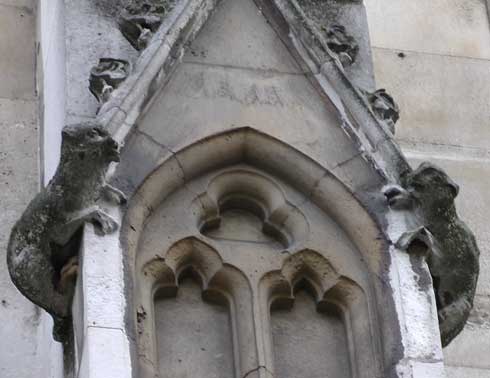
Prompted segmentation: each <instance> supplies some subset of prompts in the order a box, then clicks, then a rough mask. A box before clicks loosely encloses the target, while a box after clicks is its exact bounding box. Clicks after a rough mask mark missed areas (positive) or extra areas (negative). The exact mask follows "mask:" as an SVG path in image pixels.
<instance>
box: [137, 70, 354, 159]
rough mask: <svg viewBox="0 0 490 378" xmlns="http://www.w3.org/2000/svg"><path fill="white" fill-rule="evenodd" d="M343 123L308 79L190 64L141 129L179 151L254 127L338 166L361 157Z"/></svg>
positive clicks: (170, 86)
mask: <svg viewBox="0 0 490 378" xmlns="http://www.w3.org/2000/svg"><path fill="white" fill-rule="evenodd" d="M340 124H341V122H340V120H338V119H337V117H336V116H335V114H332V111H331V109H330V108H329V106H328V104H327V103H326V102H324V101H323V99H322V98H321V97H320V96H319V95H318V92H317V91H316V90H315V89H314V88H313V86H312V85H311V84H310V82H309V81H308V79H306V78H305V77H303V76H300V75H287V74H282V73H271V72H263V71H257V70H241V69H236V68H224V67H220V66H217V67H209V66H202V65H196V64H184V65H183V66H181V67H179V68H178V70H177V71H176V72H175V74H174V76H173V77H172V79H171V81H170V83H169V84H168V85H167V87H166V88H165V90H164V91H163V92H162V93H161V94H159V96H158V98H157V99H156V100H155V102H154V104H153V105H152V106H151V108H150V110H149V111H148V113H147V114H146V115H145V117H144V119H143V120H142V121H141V123H140V126H139V127H140V129H141V130H142V131H144V132H145V133H146V134H148V135H150V136H151V137H153V138H154V139H155V140H156V141H157V142H158V143H160V144H162V145H163V146H165V147H166V148H169V149H171V150H174V151H175V150H178V149H179V148H182V147H183V146H185V145H186V144H188V143H189V142H190V141H192V140H198V139H200V138H202V137H205V136H206V135H210V134H214V133H217V132H220V131H225V130H229V129H232V128H237V127H242V126H250V127H253V128H255V129H257V130H260V131H262V132H265V133H267V134H269V135H272V136H275V137H277V138H279V139H281V140H284V141H286V142H288V143H291V145H293V146H295V147H296V148H299V149H301V150H303V151H305V152H308V153H309V154H311V156H313V157H314V158H316V159H318V160H319V161H321V162H322V163H324V164H326V165H328V166H330V167H333V166H335V165H337V164H339V163H342V162H344V161H346V160H348V159H350V158H351V157H353V156H354V155H357V154H358V151H357V150H356V148H355V147H354V145H353V143H352V142H351V141H350V140H349V138H348V137H347V136H346V134H345V133H344V131H343V130H342V129H341V127H340Z"/></svg>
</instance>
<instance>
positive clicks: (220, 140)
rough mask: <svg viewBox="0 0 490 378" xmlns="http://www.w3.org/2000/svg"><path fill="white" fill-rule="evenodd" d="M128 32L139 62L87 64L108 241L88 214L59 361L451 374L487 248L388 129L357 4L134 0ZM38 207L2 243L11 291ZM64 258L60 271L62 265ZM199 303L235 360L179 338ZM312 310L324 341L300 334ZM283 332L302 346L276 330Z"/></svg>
mask: <svg viewBox="0 0 490 378" xmlns="http://www.w3.org/2000/svg"><path fill="white" fill-rule="evenodd" d="M116 24H117V25H118V28H119V29H120V32H121V33H122V35H123V36H124V37H125V38H126V39H127V40H128V41H129V43H130V45H131V46H132V48H134V50H135V51H137V54H139V55H138V57H137V58H136V59H135V61H131V62H130V61H129V60H127V59H122V58H121V57H120V56H114V57H111V56H103V57H100V60H99V63H98V65H97V66H96V67H94V68H93V69H92V70H91V72H90V91H91V92H92V94H93V95H94V96H95V98H97V100H98V101H99V104H100V108H99V110H98V113H97V115H96V116H95V120H94V123H95V124H97V125H98V126H97V127H96V128H95V129H96V131H97V133H99V136H95V137H97V138H98V137H100V135H101V132H102V131H101V130H103V132H106V131H108V132H109V134H110V136H112V138H110V140H109V141H108V142H107V143H109V144H110V145H111V146H113V145H114V141H115V142H117V143H118V144H119V145H120V146H121V147H120V157H119V156H118V157H117V159H119V160H120V162H119V163H118V164H112V165H111V168H110V169H109V170H108V172H107V175H106V179H107V183H110V186H107V185H105V184H106V182H105V181H104V180H99V181H100V182H102V183H100V182H99V181H98V183H99V184H100V185H99V186H98V188H97V189H98V191H97V193H95V194H93V193H91V194H90V198H91V200H92V199H93V198H97V200H96V201H99V198H100V206H101V208H103V209H104V212H103V214H104V218H103V219H104V220H105V221H108V222H109V221H110V222H111V223H110V224H111V227H110V228H111V229H110V232H106V235H101V233H100V231H99V230H98V227H97V226H98V225H100V223H101V219H99V218H100V214H101V213H100V212H97V213H94V212H89V214H90V216H88V217H86V218H83V220H88V221H92V222H93V223H94V224H95V227H94V226H93V225H92V224H90V223H87V224H86V226H85V229H84V232H83V235H81V234H80V233H76V235H78V236H79V237H80V240H79V241H80V243H79V244H77V246H78V245H79V252H78V250H77V252H78V253H79V255H80V256H81V259H80V260H81V261H80V262H79V268H78V280H77V283H76V288H75V294H74V299H73V310H72V313H73V319H72V320H73V325H74V342H73V345H72V346H73V348H74V354H73V355H74V358H73V366H71V367H68V370H72V372H73V374H74V376H78V377H82V378H88V377H90V378H94V377H99V376H100V377H104V378H107V377H109V378H110V377H114V378H122V377H128V378H129V377H138V378H150V377H152V378H154V377H158V376H160V377H161V378H163V377H164V376H178V375H179V374H188V376H194V375H195V374H197V375H195V376H196V377H197V376H202V375H203V374H208V375H209V376H213V374H215V376H220V375H219V374H221V376H223V377H225V376H226V378H228V377H230V376H233V377H236V378H241V377H249V378H253V377H257V378H258V377H261V378H271V377H272V376H274V372H275V371H276V372H281V374H287V372H288V371H293V370H291V369H290V368H294V366H292V367H291V366H289V365H288V363H289V362H288V361H290V360H296V359H297V361H310V360H309V359H308V358H309V357H308V356H313V355H319V356H321V352H322V351H323V350H328V351H329V352H328V353H330V354H332V353H335V352H336V351H342V352H341V353H342V354H343V355H342V358H340V359H336V360H335V361H333V360H332V356H330V357H329V356H326V358H325V361H316V360H315V361H314V362H313V363H305V369H311V371H310V370H303V372H307V373H304V374H306V376H307V375H308V374H310V375H312V376H313V375H315V374H316V375H318V374H319V372H321V371H323V370H322V369H328V368H329V367H328V363H330V362H331V363H332V364H333V365H331V366H335V369H334V370H335V373H334V374H335V377H337V376H338V377H355V378H364V377H365V378H371V377H404V378H405V377H416V378H422V377H431V378H438V377H444V366H443V357H442V348H441V340H442V344H443V345H447V344H448V343H449V342H450V341H451V340H452V339H453V338H454V337H455V336H456V335H457V334H458V333H459V332H460V331H461V329H462V327H463V326H464V324H465V322H466V319H467V317H468V314H469V311H470V309H471V306H472V301H473V296H474V292H475V286H476V279H477V276H478V248H477V246H476V243H475V240H474V237H473V235H472V233H471V231H470V230H468V228H467V227H466V225H465V224H464V223H463V222H462V221H461V220H460V219H459V218H458V216H457V214H456V210H455V207H454V199H455V197H456V195H457V193H458V189H457V186H456V184H454V183H453V182H452V181H451V180H450V178H449V177H448V176H447V175H446V174H445V173H444V172H443V171H442V170H440V169H439V168H437V167H435V166H433V165H430V164H428V163H424V164H422V165H421V166H420V167H419V168H418V169H417V170H412V168H411V167H410V166H409V164H408V163H407V161H406V159H405V158H404V156H403V154H402V153H401V151H400V149H399V147H398V145H397V144H396V142H395V141H394V136H393V133H394V132H395V128H394V127H395V123H396V121H397V119H398V117H399V109H398V107H397V105H396V103H395V102H394V100H393V99H392V98H391V97H390V96H389V95H388V94H387V93H386V91H384V90H382V89H381V90H375V87H374V80H373V78H372V63H371V56H370V54H371V53H370V46H369V36H368V32H367V23H366V16H365V12H364V6H363V4H362V2H359V1H354V0H353V1H335V0H325V1H314V0H255V1H252V0H223V1H212V0H187V1H185V0H180V1H178V0H154V1H150V0H132V1H128V2H127V3H126V5H125V7H124V8H123V10H122V11H121V13H120V14H119V16H118V19H117V23H116ZM100 38H103V36H101V37H100ZM87 79H88V78H87ZM99 127H100V128H101V129H100V130H99ZM85 129H86V130H88V131H87V132H88V133H89V134H87V135H88V138H92V136H90V133H91V132H94V130H95V129H93V130H92V131H90V129H91V128H90V127H88V128H87V127H86V128H85ZM70 130H71V129H70ZM80 130H81V129H80ZM84 135H85V134H84ZM104 135H105V134H104ZM64 137H65V136H64ZM105 137H106V138H109V136H105ZM66 138H68V137H66ZM65 142H66V144H67V145H68V143H69V141H68V140H67V141H65V140H64V141H63V143H65ZM87 143H89V142H87ZM113 150H114V149H113ZM112 152H113V153H114V151H112ZM73 154H75V153H73ZM77 154H78V155H76V157H77V159H78V160H80V159H81V160H83V159H84V157H83V156H82V157H81V155H80V153H79V152H77ZM73 156H75V155H73ZM63 158H64V159H63ZM117 159H116V157H115V156H114V160H117ZM67 161H68V162H70V161H71V160H70V157H69V156H68V157H65V156H62V162H67ZM65 165H66V164H65ZM96 173H97V172H96ZM57 175H58V176H60V175H61V176H63V175H64V173H62V172H61V171H60V170H59V171H58V173H57ZM94 175H95V174H94ZM55 177H56V176H55ZM70 177H76V174H74V173H73V172H72V173H71V174H70ZM61 181H63V180H61ZM72 186H73V187H76V185H72ZM101 187H102V188H101ZM49 190H51V189H50V187H49V186H48V188H47V189H46V191H45V192H43V193H42V196H45V197H47V198H50V192H49ZM102 192H103V193H104V194H105V195H106V196H105V197H107V198H111V199H112V201H109V200H104V199H103V196H101V195H99V194H101V193H102ZM65 194H66V195H72V194H71V193H65ZM45 197H43V198H45ZM80 197H83V194H80ZM105 197H104V198H105ZM70 198H72V197H70ZM73 198H77V195H76V193H75V194H73ZM114 199H116V200H117V201H114ZM36 201H37V202H39V201H42V199H38V200H35V201H34V202H36ZM34 202H33V203H34ZM75 202H76V201H75ZM76 203H77V204H81V205H80V206H81V207H82V209H78V210H86V209H83V205H84V201H82V200H80V201H78V202H76ZM34 208H35V205H32V206H31V207H30V208H29V209H28V210H27V211H26V213H25V214H24V216H23V218H22V219H21V220H20V221H19V222H18V226H16V228H15V229H14V232H13V236H12V237H11V240H12V241H11V244H10V246H9V256H14V257H15V258H11V260H10V261H11V264H10V266H11V267H12V268H11V274H12V276H13V278H14V281H15V277H16V275H17V278H18V277H20V278H21V279H20V280H19V279H18V280H17V281H18V282H23V281H22V280H24V279H25V277H26V275H25V273H28V272H27V271H24V270H26V268H25V267H26V264H23V263H22V261H20V260H21V258H20V257H18V256H22V255H23V254H22V253H21V252H22V251H21V252H19V251H20V250H22V248H21V247H22V246H23V245H24V244H23V243H27V244H29V243H31V244H32V240H30V239H29V240H28V238H25V237H24V234H23V232H22V225H23V224H27V225H30V224H33V223H32V222H34V223H35V221H36V216H38V215H36V212H35V211H33V210H32V209H34ZM97 210H99V208H97ZM83 214H86V212H85V213H83ZM94 214H95V215H94ZM31 218H32V219H31ZM57 219H58V218H57ZM19 230H20V231H19ZM41 231H43V230H41ZM44 231H45V232H44ZM44 231H43V232H44V233H41V234H42V235H44V236H43V238H47V239H43V240H48V241H52V240H51V239H52V235H50V231H49V230H48V231H46V230H44ZM75 231H76V230H75ZM75 231H74V232H75ZM15 233H16V234H15ZM14 234H15V235H14ZM26 240H27V241H26ZM31 244H29V247H32V245H31ZM67 244H68V243H67ZM43 245H44V244H43ZM19 246H21V247H19ZM70 246H71V244H70ZM77 248H78V247H77ZM34 249H35V248H34ZM31 250H32V248H31ZM53 253H54V252H53ZM75 254H76V253H75ZM72 255H73V254H72ZM70 257H73V256H70ZM69 263H71V264H73V262H72V259H70V261H69ZM57 264H58V266H57V267H50V268H49V269H51V270H50V272H51V271H54V272H55V273H53V275H54V276H55V277H53V278H58V279H59V277H58V276H59V275H61V278H62V279H63V277H64V276H63V274H64V272H66V270H67V268H66V267H67V265H66V264H68V263H67V262H66V261H57ZM63 264H65V265H63ZM75 265H76V263H75ZM60 268H61V271H60ZM68 268H70V269H69V270H70V271H72V272H73V269H72V266H69V267H68ZM28 269H36V268H35V267H34V268H32V266H29V267H28ZM28 269H27V270H28ZM18 286H19V288H20V289H21V291H22V290H23V289H25V288H23V287H20V286H22V284H19V285H18ZM28 286H29V285H28ZM31 286H32V285H31ZM51 286H52V285H51ZM179 290H180V291H182V292H186V293H189V298H192V300H191V299H189V300H188V301H187V302H186V300H185V298H184V299H183V298H181V297H179V295H178V293H179ZM193 290H194V291H193ZM196 290H197V291H196ZM199 291H201V292H202V295H201V296H202V299H203V300H202V301H201V300H200V295H197V294H199V293H198V292H199ZM27 294H28V296H29V297H30V298H31V299H32V300H33V301H34V302H36V300H35V299H36V298H35V297H36V294H35V293H31V292H29V293H27ZM195 294H196V295H195ZM48 297H49V296H48ZM309 300H311V301H312V306H316V310H317V312H318V314H317V315H312V314H314V313H315V312H314V311H313V312H311V311H310V312H308V311H306V310H304V308H303V307H304V306H306V304H307V303H309V302H308V301H309ZM301 303H304V304H305V305H304V306H303V305H302V304H301ZM193 306H194V307H193ZM203 306H204V307H203ZM206 306H208V307H206ZM43 307H45V309H47V310H49V306H48V305H46V306H43ZM305 308H306V307H305ZM162 311H163V312H162ZM165 311H167V312H165ZM193 311H196V313H202V314H203V317H202V319H208V323H206V324H202V325H199V327H201V326H202V330H203V332H204V333H203V334H202V336H200V337H202V338H203V340H205V342H206V343H207V344H206V347H205V348H204V347H202V348H204V349H206V348H208V347H209V353H211V351H213V352H215V353H216V355H220V356H226V357H220V358H226V359H227V360H226V361H225V362H223V363H222V364H221V365H222V366H223V369H225V370H226V372H225V370H220V369H221V365H220V364H216V361H214V362H210V361H208V360H206V359H205V355H204V357H203V355H202V354H200V353H201V352H205V350H203V349H201V348H197V346H196V345H198V342H185V340H194V341H195V337H196V335H195V334H194V335H193V334H192V332H191V331H192V329H191V328H192V327H190V326H186V323H185V321H186V319H187V320H188V321H190V322H191V323H192V324H197V323H196V322H198V320H199V319H197V318H196V319H194V318H192V313H193ZM163 313H171V314H179V313H185V316H182V317H179V316H174V317H172V319H171V320H168V323H165V321H164V319H165V317H164V316H160V315H159V314H163ZM288 314H289V315H288ZM291 314H294V315H291ZM308 314H309V315H308ZM54 315H56V316H58V315H59V314H54ZM291 316H292V317H291ZM301 316H307V317H311V327H312V328H311V329H313V328H314V327H317V326H318V327H319V328H318V329H319V330H320V331H319V332H320V333H319V332H313V333H312V335H310V336H308V335H307V334H305V333H301V332H299V333H291V334H289V333H288V332H296V331H297V330H298V329H300V330H301V329H302V328H303V327H298V326H297V324H295V323H294V321H297V319H299V318H301ZM162 319H163V320H162ZM226 319H227V320H226ZM294 319H296V320H294ZM308 319H310V318H306V321H308ZM65 320H66V319H65ZM69 320H71V319H69ZM303 320H304V319H303ZM179 322H181V323H179ZM182 322H183V323H182ZM217 323H219V326H218V325H216V327H215V326H214V324H217ZM209 324H213V325H209ZM308 324H310V323H308ZM321 324H323V325H324V326H320V325H321ZM165 327H167V328H165ZM325 327H326V328H325ZM180 329H182V335H180V336H179V332H177V331H176V330H180ZM200 329H201V328H200ZM325 329H328V330H327V331H328V332H330V333H328V332H327V331H325ZM165 330H167V331H165ZM187 331H189V332H191V333H186V332H187ZM324 331H325V332H327V333H322V332H324ZM166 332H167V333H166ZM218 334H219V335H220V336H219V337H218V336H216V335H218ZM316 334H322V335H326V336H325V337H327V336H328V337H327V338H332V340H335V343H333V344H328V343H327V344H322V342H323V340H322V339H321V338H320V339H318V340H317V339H316V338H315V337H313V336H315V335H316ZM165 335H168V338H166V337H164V336H165ZM186 335H187V336H186ZM180 337H182V339H180ZM186 337H189V338H190V339H189V338H186ZM287 337H293V338H294V339H295V340H301V338H303V339H305V341H304V342H305V343H306V344H305V346H302V344H301V343H300V344H298V345H293V344H294V343H291V345H289V344H287V343H283V342H278V340H285V339H286V338H287ZM308 339H311V340H313V341H312V343H313V344H307V340H308ZM169 340H170V341H169ZM171 340H174V341H175V342H172V341H171ZM183 340H184V341H183ZM65 341H66V340H65ZM315 343H318V349H315V348H314V347H313V346H311V345H317V344H315ZM65 344H66V345H69V342H67V343H65ZM284 344H287V345H284ZM225 345H226V347H224V346H225ZM179 348H184V349H179ZM186 348H187V349H186ZM196 348H197V349H196ZM220 348H221V349H220ZM230 349H231V351H230ZM174 350H175V353H177V354H178V353H182V355H183V356H191V357H192V358H194V357H195V358H197V360H195V361H200V362H199V363H200V364H201V366H203V367H202V369H204V370H203V371H204V373H203V372H201V371H199V372H196V371H194V370H192V369H193V368H192V366H191V365H192V364H190V363H189V364H186V363H184V364H180V360H179V358H177V357H175V358H176V359H175V360H172V358H173V357H172V356H174V355H173V354H171V353H170V352H171V351H172V353H173V351H174ZM328 353H327V354H328ZM339 353H340V352H339ZM279 354H280V356H278V355H279ZM305 355H306V357H308V358H306V357H305ZM191 357H189V358H191ZM203 358H204V359H203ZM302 358H305V359H303V360H302ZM67 360H69V359H67ZM329 361H330V362H329ZM300 363H301V362H298V364H300ZM323 363H327V366H324V365H323ZM186 369H187V370H186ZM205 369H208V370H205ZM201 373H202V374H201ZM192 374H194V375H192ZM199 374H201V375H199ZM216 374H217V375H216ZM291 374H293V373H291ZM282 378H288V377H286V376H284V377H282ZM294 378H295V377H294Z"/></svg>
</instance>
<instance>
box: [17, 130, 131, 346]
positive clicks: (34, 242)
mask: <svg viewBox="0 0 490 378" xmlns="http://www.w3.org/2000/svg"><path fill="white" fill-rule="evenodd" d="M118 147H119V146H118V145H117V143H116V142H114V140H113V139H112V138H111V137H110V136H109V135H108V134H107V132H105V131H104V130H102V129H101V128H99V127H97V126H96V125H93V124H86V125H77V126H73V127H66V128H64V129H63V144H62V154H61V161H60V165H59V167H58V169H57V171H56V174H55V176H54V178H53V180H52V181H50V183H49V184H48V186H47V187H46V188H43V189H42V190H41V192H40V193H39V194H38V195H37V196H36V197H34V199H33V200H32V201H31V203H30V204H29V206H28V207H27V209H26V210H25V211H24V213H23V214H22V216H21V218H20V219H19V221H18V222H17V223H16V224H15V225H14V227H13V228H12V232H11V235H10V239H9V245H8V250H7V265H8V269H9V273H10V276H11V279H12V281H13V282H14V284H15V285H16V287H17V288H18V289H19V290H20V291H21V292H22V294H24V295H25V296H26V297H28V298H29V299H30V300H31V301H32V302H34V303H35V304H37V305H38V306H40V307H42V308H44V309H45V310H46V311H48V312H49V313H50V314H51V315H53V318H54V320H55V330H54V336H55V338H57V339H58V340H59V339H61V338H63V337H64V336H66V335H65V334H64V332H66V329H61V328H60V327H64V326H65V324H62V322H64V321H66V319H69V318H70V307H71V300H72V296H73V286H72V285H71V284H70V285H67V281H71V280H72V279H74V277H76V273H77V264H76V263H72V260H73V259H76V256H77V255H78V245H77V244H78V243H79V238H78V237H77V235H78V231H79V230H80V228H81V227H82V226H83V224H84V223H85V222H87V221H91V222H94V223H96V224H98V225H99V227H100V230H101V232H102V233H104V234H105V233H111V232H113V231H114V230H115V229H116V228H117V226H118V225H117V223H116V222H115V221H114V220H113V218H111V217H110V216H109V215H108V214H107V213H105V212H104V211H103V210H102V208H101V207H100V204H99V202H98V201H99V199H100V198H102V197H103V196H104V192H105V191H107V190H108V189H110V188H107V187H105V182H104V176H105V170H106V169H107V167H108V165H109V164H110V163H111V162H113V161H118V160H119V152H118ZM119 200H121V201H122V197H120V198H119ZM70 286H71V287H70Z"/></svg>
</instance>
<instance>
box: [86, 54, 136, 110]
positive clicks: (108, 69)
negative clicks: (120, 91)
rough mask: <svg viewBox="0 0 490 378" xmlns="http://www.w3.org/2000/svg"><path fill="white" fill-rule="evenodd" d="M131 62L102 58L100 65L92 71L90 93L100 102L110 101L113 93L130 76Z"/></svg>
mask: <svg viewBox="0 0 490 378" xmlns="http://www.w3.org/2000/svg"><path fill="white" fill-rule="evenodd" d="M130 71H131V66H130V64H129V62H127V61H125V60H121V59H113V58H101V59H100V60H99V64H98V65H97V66H95V67H93V68H92V70H91V71H90V81H89V82H90V85H89V88H90V92H92V94H93V95H94V96H95V97H96V98H97V100H98V101H99V102H102V103H104V102H106V101H108V100H109V98H110V96H111V94H112V92H113V91H114V89H116V88H117V87H118V86H119V85H120V84H121V83H122V82H123V81H124V80H125V79H126V78H127V77H128V75H129V74H130Z"/></svg>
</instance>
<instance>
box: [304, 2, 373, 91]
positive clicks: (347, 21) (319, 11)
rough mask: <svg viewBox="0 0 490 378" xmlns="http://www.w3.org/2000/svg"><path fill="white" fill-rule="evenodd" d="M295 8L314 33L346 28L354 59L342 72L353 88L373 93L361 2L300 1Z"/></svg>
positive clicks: (368, 48)
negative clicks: (311, 23)
mask: <svg viewBox="0 0 490 378" xmlns="http://www.w3.org/2000/svg"><path fill="white" fill-rule="evenodd" d="M298 4H299V6H300V7H301V9H302V10H303V11H304V12H305V14H306V16H307V17H308V19H309V20H310V21H312V22H313V23H314V25H315V26H316V28H317V29H319V30H321V31H323V32H326V31H328V29H330V28H332V27H333V26H335V25H338V26H341V27H342V28H345V33H346V34H347V35H348V36H350V37H351V38H352V40H350V41H349V43H348V44H349V46H350V47H349V49H348V50H350V52H349V55H351V57H354V55H355V59H354V61H351V62H350V64H345V63H347V61H348V60H349V59H347V60H346V59H344V61H345V63H343V66H344V69H345V71H346V73H347V75H348V77H349V78H350V79H351V80H352V81H353V82H354V83H355V84H356V85H358V86H360V87H361V88H363V89H365V90H368V91H374V90H375V85H374V77H373V67H372V59H371V48H370V41H369V33H367V32H366V31H367V30H368V25H367V17H366V10H365V8H364V4H363V2H362V1H337V0H324V1H316V0H300V1H298ZM347 39H350V38H347ZM330 47H331V48H332V47H333V46H330ZM334 50H335V49H334ZM344 58H345V57H344ZM340 60H341V61H342V60H343V59H342V58H341V59H340Z"/></svg>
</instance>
